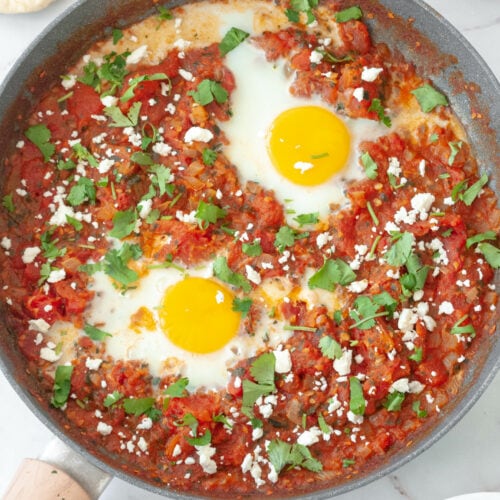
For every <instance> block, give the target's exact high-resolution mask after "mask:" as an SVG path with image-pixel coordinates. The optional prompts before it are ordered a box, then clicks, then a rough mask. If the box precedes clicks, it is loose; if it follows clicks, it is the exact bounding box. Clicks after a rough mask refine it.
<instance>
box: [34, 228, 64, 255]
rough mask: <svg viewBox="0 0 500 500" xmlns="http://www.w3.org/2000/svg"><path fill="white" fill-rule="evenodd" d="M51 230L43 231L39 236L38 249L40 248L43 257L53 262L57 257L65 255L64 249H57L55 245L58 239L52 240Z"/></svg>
mask: <svg viewBox="0 0 500 500" xmlns="http://www.w3.org/2000/svg"><path fill="white" fill-rule="evenodd" d="M53 233H54V231H53V230H49V231H45V232H44V233H42V235H41V236H40V247H41V248H42V252H43V256H44V257H45V258H46V259H47V260H50V261H52V260H55V259H57V258H58V257H62V256H63V255H65V254H66V248H58V247H57V246H56V243H58V242H59V239H55V240H52V234H53Z"/></svg>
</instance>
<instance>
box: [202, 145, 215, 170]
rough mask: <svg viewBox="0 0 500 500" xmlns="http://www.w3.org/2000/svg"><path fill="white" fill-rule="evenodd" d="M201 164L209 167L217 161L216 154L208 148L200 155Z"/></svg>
mask: <svg viewBox="0 0 500 500" xmlns="http://www.w3.org/2000/svg"><path fill="white" fill-rule="evenodd" d="M201 156H202V159H203V163H204V164H205V165H208V166H209V167H211V166H212V165H213V164H214V163H215V160H217V152H216V151H214V150H213V149H210V148H205V149H204V150H203V152H202V154H201Z"/></svg>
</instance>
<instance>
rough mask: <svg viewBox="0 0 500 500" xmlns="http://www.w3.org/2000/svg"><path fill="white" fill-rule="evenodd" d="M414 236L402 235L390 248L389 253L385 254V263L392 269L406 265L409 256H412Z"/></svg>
mask: <svg viewBox="0 0 500 500" xmlns="http://www.w3.org/2000/svg"><path fill="white" fill-rule="evenodd" d="M414 242H415V236H413V234H412V233H409V232H404V233H402V234H401V235H400V236H399V237H398V239H397V241H396V242H395V243H394V244H393V245H392V246H391V248H390V249H389V251H388V252H387V253H386V254H385V260H386V261H387V263H388V264H389V265H391V266H394V267H400V266H403V265H404V264H406V262H407V261H408V259H409V258H410V255H411V254H412V247H413V243H414Z"/></svg>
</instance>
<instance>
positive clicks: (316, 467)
mask: <svg viewBox="0 0 500 500" xmlns="http://www.w3.org/2000/svg"><path fill="white" fill-rule="evenodd" d="M267 452H268V457H269V461H270V462H271V463H272V464H273V467H274V469H275V470H276V473H277V474H279V473H280V472H281V471H282V470H283V469H284V467H285V466H287V465H288V466H289V467H290V468H294V467H301V468H303V469H307V470H310V471H312V472H320V471H321V470H323V466H322V464H321V462H320V461H319V460H317V459H315V458H314V457H313V456H312V455H311V452H310V451H309V449H308V448H307V447H306V446H304V445H302V444H297V443H296V444H293V445H292V444H290V443H287V442H286V441H282V440H281V439H273V440H272V441H271V442H270V443H269V447H268V449H267Z"/></svg>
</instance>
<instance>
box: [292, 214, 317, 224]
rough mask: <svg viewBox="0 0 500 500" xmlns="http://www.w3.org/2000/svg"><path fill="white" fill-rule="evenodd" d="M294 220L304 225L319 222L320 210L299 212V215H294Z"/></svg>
mask: <svg viewBox="0 0 500 500" xmlns="http://www.w3.org/2000/svg"><path fill="white" fill-rule="evenodd" d="M293 220H294V221H295V222H297V224H299V225H300V226H304V225H306V224H317V223H318V222H319V212H313V213H310V214H299V215H297V217H294V218H293Z"/></svg>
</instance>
